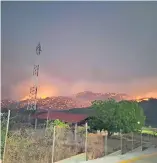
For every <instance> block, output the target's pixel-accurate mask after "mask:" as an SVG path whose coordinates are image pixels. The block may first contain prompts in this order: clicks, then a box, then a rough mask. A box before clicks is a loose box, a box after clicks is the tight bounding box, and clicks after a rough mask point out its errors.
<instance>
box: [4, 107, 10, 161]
mask: <svg viewBox="0 0 157 163" xmlns="http://www.w3.org/2000/svg"><path fill="white" fill-rule="evenodd" d="M9 121H10V110H8V119H7V127H6V133H5V142H4V152H3V163H4V159H5V151H6V142H7V137H8V130H9Z"/></svg>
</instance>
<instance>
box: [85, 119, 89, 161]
mask: <svg viewBox="0 0 157 163" xmlns="http://www.w3.org/2000/svg"><path fill="white" fill-rule="evenodd" d="M85 128H86V135H85V158H86V161H87V160H88V156H87V141H88V124H87V122H86V124H85Z"/></svg>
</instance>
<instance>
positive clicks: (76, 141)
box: [75, 123, 77, 142]
mask: <svg viewBox="0 0 157 163" xmlns="http://www.w3.org/2000/svg"><path fill="white" fill-rule="evenodd" d="M75 142H77V123H75Z"/></svg>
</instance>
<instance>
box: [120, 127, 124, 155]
mask: <svg viewBox="0 0 157 163" xmlns="http://www.w3.org/2000/svg"><path fill="white" fill-rule="evenodd" d="M120 149H121V154H122V153H123V135H122V130H121V129H120Z"/></svg>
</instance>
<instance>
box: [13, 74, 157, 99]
mask: <svg viewBox="0 0 157 163" xmlns="http://www.w3.org/2000/svg"><path fill="white" fill-rule="evenodd" d="M147 82H149V83H150V85H154V84H155V82H154V80H147ZM147 82H142V81H136V82H135V81H134V82H132V83H128V84H121V85H119V86H118V87H117V85H116V84H104V83H101V82H95V83H94V82H88V81H83V80H82V81H80V82H76V83H74V84H73V83H70V82H68V81H67V80H65V81H61V80H59V79H52V78H51V77H49V76H46V75H43V74H41V75H40V77H39V88H38V98H46V97H51V96H59V95H63V96H69V95H73V94H75V93H78V92H81V91H87V90H90V91H93V92H101V93H107V92H116V93H121V92H122V93H128V95H130V96H131V97H132V98H133V99H141V98H149V97H153V98H157V91H156V90H151V89H150V88H149V87H148V86H147ZM32 83H33V82H32V81H31V79H30V80H26V81H23V82H21V83H20V84H18V85H16V86H14V87H13V88H12V95H14V97H16V99H22V100H24V99H27V98H28V95H29V88H30V86H31V85H32ZM128 88H131V89H128ZM143 88H145V89H143ZM149 89H150V90H151V91H149ZM125 90H126V92H125ZM128 90H131V91H128Z"/></svg>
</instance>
